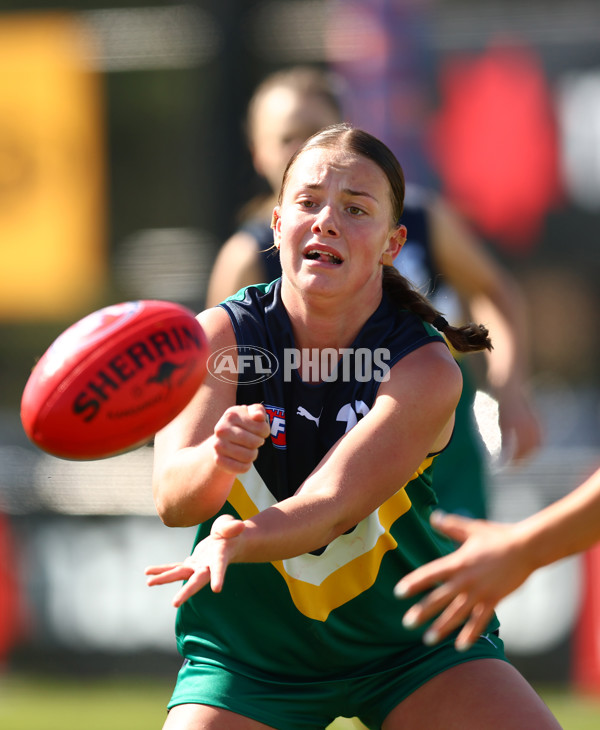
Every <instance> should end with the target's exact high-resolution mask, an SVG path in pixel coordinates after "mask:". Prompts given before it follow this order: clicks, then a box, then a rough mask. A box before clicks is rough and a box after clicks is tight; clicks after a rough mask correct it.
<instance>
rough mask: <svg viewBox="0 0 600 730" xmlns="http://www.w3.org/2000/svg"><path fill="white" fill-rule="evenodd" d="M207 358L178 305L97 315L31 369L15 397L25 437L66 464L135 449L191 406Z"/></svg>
mask: <svg viewBox="0 0 600 730" xmlns="http://www.w3.org/2000/svg"><path fill="white" fill-rule="evenodd" d="M208 355H209V351H208V344H207V341H206V337H205V335H204V332H203V330H202V327H201V326H200V324H199V323H198V321H197V320H196V318H195V316H194V314H193V313H192V312H191V311H190V310H188V309H186V308H185V307H182V306H180V305H179V304H174V303H172V302H165V301H150V300H144V301H138V302H123V303H121V304H114V305H111V306H108V307H105V308H104V309H100V310H98V311H97V312H93V313H92V314H89V315H88V316H87V317H84V318H83V319H81V320H79V321H78V322H76V323H75V324H73V325H72V326H71V327H69V328H68V329H67V330H65V331H64V332H63V333H62V334H61V335H60V336H59V337H57V339H56V340H55V341H54V342H53V343H52V345H50V347H49V348H48V350H47V351H46V352H45V353H44V355H43V356H42V358H41V359H40V361H39V362H38V363H37V364H36V366H35V368H34V369H33V371H32V373H31V375H30V377H29V380H28V381H27V385H26V386H25V390H24V391H23V397H22V399H21V421H22V423H23V428H24V429H25V433H26V434H27V436H28V437H29V438H30V439H31V440H32V441H33V443H34V444H36V445H37V446H39V448H41V449H43V450H44V451H47V452H48V453H50V454H53V455H54V456H60V457H61V458H64V459H78V460H86V459H102V458H105V457H108V456H114V455H115V454H119V453H122V452H124V451H129V450H130V449H134V448H136V447H138V446H141V445H142V444H144V443H146V442H147V441H149V440H150V439H151V438H152V436H153V435H154V434H155V433H156V432H157V431H159V430H160V429H161V428H163V426H166V425H167V423H169V421H171V420H172V419H173V418H175V416H176V415H177V414H178V413H179V412H180V411H181V410H182V409H183V408H184V406H185V405H186V404H187V403H188V402H189V400H190V399H191V398H192V396H193V395H194V393H195V392H196V391H197V389H198V387H199V386H200V384H201V383H202V381H203V380H204V377H205V375H206V362H207V359H208Z"/></svg>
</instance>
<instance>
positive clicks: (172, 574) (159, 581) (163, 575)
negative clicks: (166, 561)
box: [144, 563, 193, 586]
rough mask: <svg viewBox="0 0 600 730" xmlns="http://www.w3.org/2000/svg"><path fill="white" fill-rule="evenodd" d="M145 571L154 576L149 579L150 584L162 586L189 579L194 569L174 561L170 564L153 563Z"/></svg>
mask: <svg viewBox="0 0 600 730" xmlns="http://www.w3.org/2000/svg"><path fill="white" fill-rule="evenodd" d="M144 572H145V574H146V575H149V576H153V577H150V578H148V580H147V584H148V585H149V586H160V585H164V584H165V583H174V582H175V581H180V580H187V579H188V578H189V577H190V575H191V573H193V570H192V568H190V567H189V566H187V565H184V564H183V563H172V564H170V565H151V566H150V567H148V568H146V570H145V571H144Z"/></svg>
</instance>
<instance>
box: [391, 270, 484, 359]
mask: <svg viewBox="0 0 600 730" xmlns="http://www.w3.org/2000/svg"><path fill="white" fill-rule="evenodd" d="M383 290H384V291H385V292H386V293H387V295H388V296H389V297H390V299H391V301H392V302H393V303H394V304H396V305H397V306H398V307H401V308H402V309H408V310H409V311H411V312H413V313H414V314H416V315H418V316H419V317H421V319H422V320H424V321H425V322H428V323H429V324H431V325H433V327H435V328H436V329H437V330H439V331H440V332H442V333H443V335H444V336H445V337H446V339H447V340H448V342H449V343H450V344H451V345H452V347H453V348H454V349H455V350H456V351H457V352H479V351H480V350H491V349H492V341H491V340H490V338H489V335H488V330H487V328H486V327H484V326H483V325H482V324H474V323H473V322H470V323H469V324H465V325H463V326H462V327H453V326H452V325H450V324H448V322H447V321H446V319H445V318H444V317H443V315H442V314H441V313H440V312H439V311H438V310H437V309H435V308H434V307H433V306H432V305H431V303H430V302H429V300H428V299H427V298H426V297H425V296H423V295H422V294H421V293H420V292H418V291H417V290H416V289H414V288H413V286H412V285H411V284H410V282H409V281H408V280H407V279H405V278H404V277H403V276H402V274H401V273H400V272H399V271H398V270H397V269H396V268H395V267H394V266H385V265H384V266H383Z"/></svg>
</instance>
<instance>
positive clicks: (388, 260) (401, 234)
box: [381, 225, 407, 266]
mask: <svg viewBox="0 0 600 730" xmlns="http://www.w3.org/2000/svg"><path fill="white" fill-rule="evenodd" d="M406 234H407V231H406V226H405V225H401V226H398V227H397V228H395V229H394V232H393V233H392V235H391V236H390V239H389V242H388V247H387V248H386V249H385V251H384V252H383V255H382V257H381V261H382V263H383V264H384V265H386V266H392V264H393V262H394V259H395V258H396V256H397V255H398V254H399V253H400V251H401V249H402V246H404V244H405V243H406Z"/></svg>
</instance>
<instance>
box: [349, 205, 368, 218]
mask: <svg viewBox="0 0 600 730" xmlns="http://www.w3.org/2000/svg"><path fill="white" fill-rule="evenodd" d="M348 212H349V213H350V215H353V216H361V215H365V211H364V210H363V209H362V208H359V207H358V206H357V205H349V206H348Z"/></svg>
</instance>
